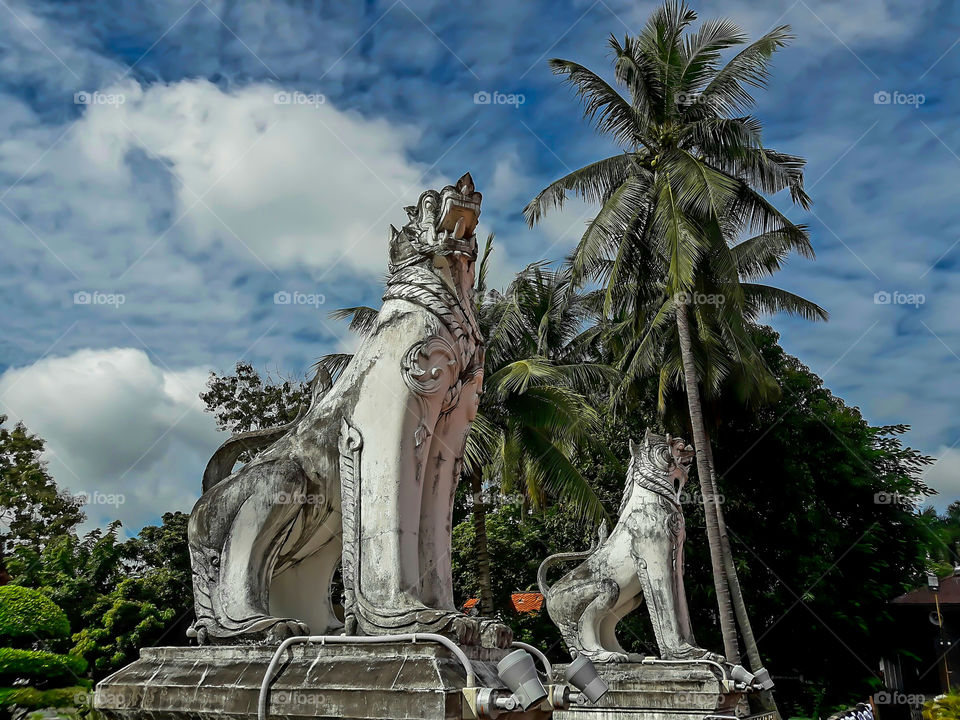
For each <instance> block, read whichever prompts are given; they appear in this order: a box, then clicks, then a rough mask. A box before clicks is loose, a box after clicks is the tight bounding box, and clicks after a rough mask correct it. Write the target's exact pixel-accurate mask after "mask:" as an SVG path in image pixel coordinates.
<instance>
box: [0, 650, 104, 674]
mask: <svg viewBox="0 0 960 720" xmlns="http://www.w3.org/2000/svg"><path fill="white" fill-rule="evenodd" d="M86 669H87V661H86V660H84V659H83V658H82V657H77V656H76V655H58V654H57V653H51V652H46V651H45V650H20V649H18V648H0V682H8V681H13V680H28V681H34V680H59V679H63V678H66V677H79V676H80V675H81V674H82V673H84V672H85V671H86Z"/></svg>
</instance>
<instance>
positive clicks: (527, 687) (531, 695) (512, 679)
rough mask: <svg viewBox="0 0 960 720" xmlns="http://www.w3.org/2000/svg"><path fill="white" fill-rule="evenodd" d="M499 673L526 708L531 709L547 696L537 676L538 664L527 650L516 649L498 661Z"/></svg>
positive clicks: (521, 705)
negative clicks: (535, 663)
mask: <svg viewBox="0 0 960 720" xmlns="http://www.w3.org/2000/svg"><path fill="white" fill-rule="evenodd" d="M497 674H498V675H499V676H500V679H501V680H503V682H504V684H506V686H507V687H508V688H510V692H512V693H513V694H514V695H515V696H516V698H517V701H518V702H519V703H520V707H522V708H523V709H524V710H529V709H530V708H531V707H533V706H534V705H536V704H537V703H538V702H540V701H541V700H543V699H544V698H545V697H546V696H547V690H546V688H544V687H543V683H541V682H540V678H539V677H537V666H536V665H534V663H533V658H532V657H531V656H530V654H529V653H528V652H527V651H526V650H514V651H513V652H512V653H510V654H509V655H507V656H506V657H505V658H504V659H503V660H501V661H500V662H499V663H497Z"/></svg>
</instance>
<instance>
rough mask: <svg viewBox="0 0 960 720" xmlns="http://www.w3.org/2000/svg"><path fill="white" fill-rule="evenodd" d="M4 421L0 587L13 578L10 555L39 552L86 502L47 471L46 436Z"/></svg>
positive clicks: (0, 431) (0, 434) (79, 518)
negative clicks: (43, 437)
mask: <svg viewBox="0 0 960 720" xmlns="http://www.w3.org/2000/svg"><path fill="white" fill-rule="evenodd" d="M6 422H7V417H6V416H5V415H0V585H2V584H5V583H7V582H9V581H10V570H9V568H8V567H7V566H8V564H9V559H10V556H12V555H17V554H20V555H27V556H30V555H36V554H37V553H39V552H40V551H41V550H42V548H43V547H44V546H45V545H46V544H47V543H48V542H50V541H51V540H52V539H54V538H57V537H61V536H63V535H66V534H70V533H72V532H73V531H74V528H76V526H77V525H79V524H80V523H81V522H83V520H84V514H83V511H82V509H81V508H82V507H83V501H82V500H81V499H80V498H77V497H73V496H71V495H68V494H67V493H65V492H63V491H62V490H60V488H58V487H57V484H56V482H55V481H54V479H53V478H52V477H51V476H50V474H49V473H48V472H47V466H46V462H45V461H44V460H43V459H42V453H43V448H44V443H43V440H42V439H41V438H40V437H38V436H37V435H34V434H32V433H31V432H29V431H28V430H27V428H26V427H25V426H24V425H23V423H17V424H16V425H14V427H13V429H7V428H6V427H4V424H5V423H6ZM14 564H16V561H14ZM21 565H22V563H21Z"/></svg>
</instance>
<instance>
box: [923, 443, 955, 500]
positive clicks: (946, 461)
mask: <svg viewBox="0 0 960 720" xmlns="http://www.w3.org/2000/svg"><path fill="white" fill-rule="evenodd" d="M934 457H936V458H937V462H936V464H934V465H931V466H930V467H929V468H927V471H926V472H925V473H924V474H923V480H924V482H925V483H926V484H927V485H929V486H930V487H932V488H933V489H934V490H936V491H937V492H939V493H940V494H939V495H934V496H933V497H932V498H930V503H931V504H932V505H933V506H934V507H936V508H937V509H938V510H944V509H945V508H946V507H947V505H949V504H950V503H952V502H955V501H956V500H957V499H960V449H957V448H956V447H946V446H944V447H941V448H940V449H939V450H937V452H935V453H934Z"/></svg>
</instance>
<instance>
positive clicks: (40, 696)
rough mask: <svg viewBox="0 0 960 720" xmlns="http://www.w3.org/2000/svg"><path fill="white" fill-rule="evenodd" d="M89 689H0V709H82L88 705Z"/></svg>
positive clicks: (81, 687)
mask: <svg viewBox="0 0 960 720" xmlns="http://www.w3.org/2000/svg"><path fill="white" fill-rule="evenodd" d="M89 693H90V690H89V688H86V687H83V686H81V685H77V686H74V687H65V688H56V689H55V690H37V689H35V688H32V687H13V688H10V687H7V688H0V707H13V706H17V707H22V708H29V709H35V710H39V709H42V708H69V707H84V706H85V705H87V704H88V702H89V701H88V698H89Z"/></svg>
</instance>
